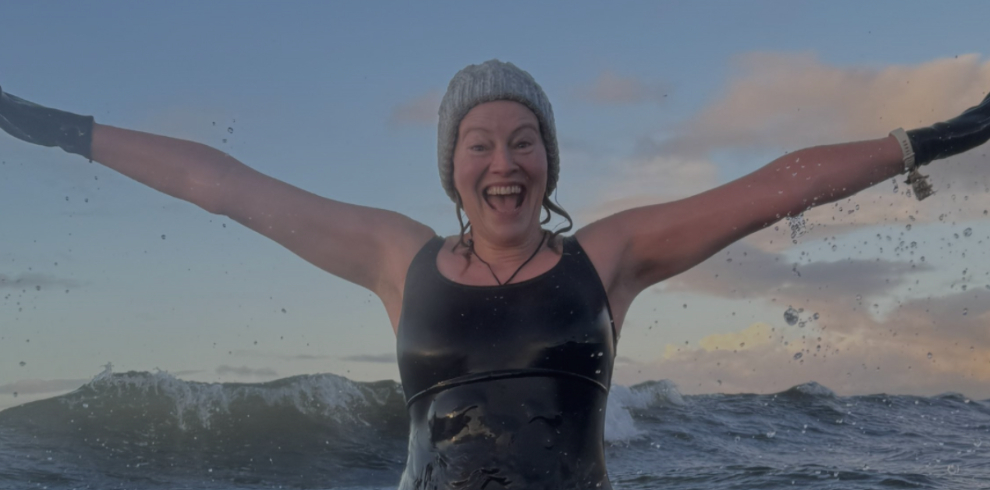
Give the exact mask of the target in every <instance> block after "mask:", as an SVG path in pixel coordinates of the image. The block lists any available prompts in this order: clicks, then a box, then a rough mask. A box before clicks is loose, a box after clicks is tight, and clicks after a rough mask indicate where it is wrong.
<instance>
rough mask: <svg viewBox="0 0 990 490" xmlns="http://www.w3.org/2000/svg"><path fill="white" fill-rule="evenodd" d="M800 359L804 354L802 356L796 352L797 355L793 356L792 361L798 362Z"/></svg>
mask: <svg viewBox="0 0 990 490" xmlns="http://www.w3.org/2000/svg"><path fill="white" fill-rule="evenodd" d="M802 357H804V354H802V353H800V352H798V353H797V354H794V360H795V361H796V360H798V359H800V358H802Z"/></svg>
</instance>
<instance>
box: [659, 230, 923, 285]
mask: <svg viewBox="0 0 990 490" xmlns="http://www.w3.org/2000/svg"><path fill="white" fill-rule="evenodd" d="M892 248H893V247H892ZM932 268H933V267H932V266H931V265H929V264H927V263H913V264H912V263H910V262H903V261H889V260H874V259H870V260H866V259H852V258H846V259H842V260H839V261H835V262H825V261H816V262H811V263H795V262H793V261H792V260H789V258H788V257H787V256H786V255H783V254H779V253H773V252H767V251H764V250H760V249H758V248H756V247H753V246H751V245H749V244H747V243H745V242H738V243H736V244H734V245H732V246H730V247H729V248H727V249H726V250H724V251H722V252H720V253H719V254H717V255H716V256H714V257H712V258H711V259H708V260H706V261H705V262H702V263H701V264H700V265H698V266H696V267H695V268H693V269H691V270H689V271H687V272H685V273H683V274H681V275H679V276H676V277H674V278H671V279H670V280H668V281H667V286H668V289H669V290H670V291H687V292H694V293H701V294H705V295H708V296H717V297H721V298H733V299H740V298H763V297H771V296H781V295H787V296H790V297H796V298H802V297H824V296H830V295H832V294H833V293H831V291H832V290H834V291H841V294H842V295H843V297H848V298H853V297H855V295H857V294H858V295H860V296H864V297H873V296H880V295H883V294H886V293H889V292H890V291H892V290H893V289H894V288H896V287H897V286H900V285H902V284H903V283H904V282H905V281H906V280H907V279H908V277H909V276H910V275H912V274H917V273H921V272H927V271H930V270H932Z"/></svg>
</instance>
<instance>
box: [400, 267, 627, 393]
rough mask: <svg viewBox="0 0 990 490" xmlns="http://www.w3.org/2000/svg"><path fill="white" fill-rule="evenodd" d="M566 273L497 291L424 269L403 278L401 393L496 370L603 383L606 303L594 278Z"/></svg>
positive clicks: (607, 365) (610, 350)
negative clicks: (552, 373) (556, 374)
mask: <svg viewBox="0 0 990 490" xmlns="http://www.w3.org/2000/svg"><path fill="white" fill-rule="evenodd" d="M568 259H574V257H567V256H565V257H563V258H562V261H563V260H568ZM570 265H571V266H573V265H574V264H570ZM574 269H575V268H574V267H568V263H567V262H562V263H561V264H560V266H558V267H554V268H553V269H551V270H550V271H548V272H546V273H545V274H544V275H542V276H539V277H537V278H534V279H532V280H529V281H524V282H521V283H517V284H509V285H507V286H502V287H497V288H484V287H470V286H464V285H460V284H454V283H452V282H451V281H449V280H446V279H445V278H443V277H442V276H440V275H439V274H430V273H429V271H424V272H425V273H424V274H422V277H417V276H414V277H411V278H410V282H409V283H408V284H407V288H406V292H405V295H404V298H403V306H402V316H401V319H400V323H399V329H398V338H397V354H398V361H399V371H400V375H401V376H402V382H403V388H404V389H405V390H406V392H407V396H409V395H411V394H414V393H416V392H418V391H420V390H423V389H426V388H429V387H430V386H433V385H434V384H436V383H440V382H443V381H448V380H450V379H454V378H458V377H462V376H470V375H477V374H480V373H487V372H496V371H504V370H525V369H550V370H559V371H567V372H570V373H573V374H578V375H582V376H586V377H589V378H593V379H596V380H598V381H599V382H602V383H603V384H604V385H605V386H608V382H609V380H610V373H611V365H612V359H613V357H614V337H613V329H612V322H611V317H610V314H609V311H608V305H607V300H606V298H605V294H604V291H603V290H602V287H601V284H600V282H598V281H597V277H595V276H594V275H589V274H587V273H586V272H587V271H584V270H580V269H579V270H574ZM410 272H413V271H410Z"/></svg>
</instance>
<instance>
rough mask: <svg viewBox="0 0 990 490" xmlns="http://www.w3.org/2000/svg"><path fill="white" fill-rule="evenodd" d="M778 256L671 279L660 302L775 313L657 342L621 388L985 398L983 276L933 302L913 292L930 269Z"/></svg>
mask: <svg viewBox="0 0 990 490" xmlns="http://www.w3.org/2000/svg"><path fill="white" fill-rule="evenodd" d="M876 241H877V242H878V243H884V244H887V243H896V242H895V241H894V240H891V241H890V242H888V241H887V240H886V237H882V238H879V239H877V240H876ZM871 246H873V245H872V244H871ZM889 246H891V247H893V245H889ZM787 258H788V256H787V255H783V254H778V253H773V252H767V251H764V250H760V249H758V248H756V247H753V246H751V245H749V244H746V243H737V244H735V245H733V246H732V247H730V248H728V249H727V250H725V251H723V252H722V253H720V254H718V255H717V256H715V257H713V258H711V259H709V260H708V261H706V262H705V263H703V264H701V265H700V266H698V267H696V268H695V269H692V270H691V271H688V272H686V273H684V274H682V275H680V276H677V277H674V278H672V279H671V280H669V281H668V282H667V283H666V287H665V288H664V290H663V294H667V293H671V292H681V293H693V294H699V295H702V296H704V297H706V298H708V299H707V300H706V301H709V302H713V301H715V298H719V299H723V300H733V301H747V302H749V303H752V302H754V301H762V302H764V303H765V305H766V306H767V307H769V308H771V309H776V310H777V311H778V314H777V315H775V316H774V317H772V319H770V320H769V321H765V322H760V323H755V324H752V325H749V326H745V327H743V328H740V329H739V330H736V331H730V332H728V333H719V334H712V335H708V336H706V337H703V338H702V339H700V340H699V341H698V342H697V343H696V344H694V345H690V346H685V345H681V346H677V345H667V346H666V347H665V349H664V354H663V356H662V357H660V358H659V359H656V360H653V361H650V362H640V363H636V364H635V365H628V364H627V365H623V366H621V367H620V368H617V379H619V382H621V383H635V382H640V381H645V380H648V379H660V378H669V379H672V380H673V381H675V382H676V383H678V384H679V385H681V386H682V388H684V391H685V392H686V393H699V392H716V391H717V392H762V393H770V392H776V391H781V390H784V389H787V388H788V387H790V386H793V385H796V384H800V383H804V382H807V381H817V382H819V383H822V384H824V385H826V386H828V387H829V388H832V389H833V390H835V391H837V392H840V393H843V394H867V393H881V392H886V393H899V394H919V395H934V394H938V393H942V392H946V391H960V392H963V393H965V394H967V395H969V396H973V397H977V398H987V397H990V329H988V328H987V325H990V288H988V287H985V284H984V283H983V282H980V281H984V279H983V277H982V276H983V274H982V269H979V268H978V267H977V272H976V276H975V278H974V275H973V272H972V271H971V272H969V273H968V275H964V276H960V277H955V278H953V279H952V280H953V281H955V282H957V284H955V285H954V286H952V288H951V292H949V294H944V291H948V290H949V289H950V288H949V287H948V285H945V286H937V287H936V288H935V289H936V290H938V291H940V292H943V295H942V296H928V295H924V294H921V293H920V292H918V291H915V292H911V289H912V288H916V287H917V286H916V279H917V278H919V277H925V278H928V277H929V276H931V275H932V274H935V273H938V272H941V271H939V268H938V267H937V266H934V265H931V264H930V262H920V261H915V262H914V263H911V262H910V261H903V260H877V259H872V258H871V259H868V260H867V259H853V258H847V259H843V260H839V261H834V262H826V261H816V262H810V263H806V262H801V263H799V264H797V266H795V264H794V263H793V262H791V261H789V260H787ZM730 259H731V261H730ZM974 266H975V264H974ZM967 270H968V269H967ZM799 274H800V275H799ZM964 274H965V273H964ZM926 280H927V279H926ZM963 285H968V286H969V288H968V289H964V288H963V287H962V286H963ZM792 307H793V308H794V309H793V310H789V308H792ZM785 310H789V311H791V312H792V314H791V315H790V316H791V318H790V320H791V321H788V319H787V318H786V317H787V316H788V315H785ZM734 320H735V319H734V318H733V319H732V320H729V322H730V324H731V322H733V321H734ZM790 323H794V324H793V325H792V324H790ZM619 370H621V374H618V371H619Z"/></svg>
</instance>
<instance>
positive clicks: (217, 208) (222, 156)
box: [185, 145, 244, 215]
mask: <svg viewBox="0 0 990 490" xmlns="http://www.w3.org/2000/svg"><path fill="white" fill-rule="evenodd" d="M202 151H203V152H204V153H205V155H203V156H204V158H202V159H201V162H202V165H197V166H196V167H195V169H194V170H193V171H191V172H190V173H189V174H188V175H187V176H186V183H185V184H186V185H185V187H186V189H187V191H188V193H189V194H188V198H187V199H186V200H187V201H189V202H191V203H193V204H195V205H196V206H199V207H200V208H202V209H203V210H205V211H206V212H208V213H211V214H218V215H221V214H225V210H226V206H225V202H226V196H227V194H228V192H227V189H228V188H229V187H230V181H231V180H232V179H231V177H232V175H233V174H235V173H236V171H237V169H238V167H244V164H242V163H241V162H239V161H237V160H236V159H235V158H233V157H231V156H230V155H228V154H226V153H224V152H222V151H220V150H217V149H214V148H211V147H208V146H205V145H203V148H202Z"/></svg>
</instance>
